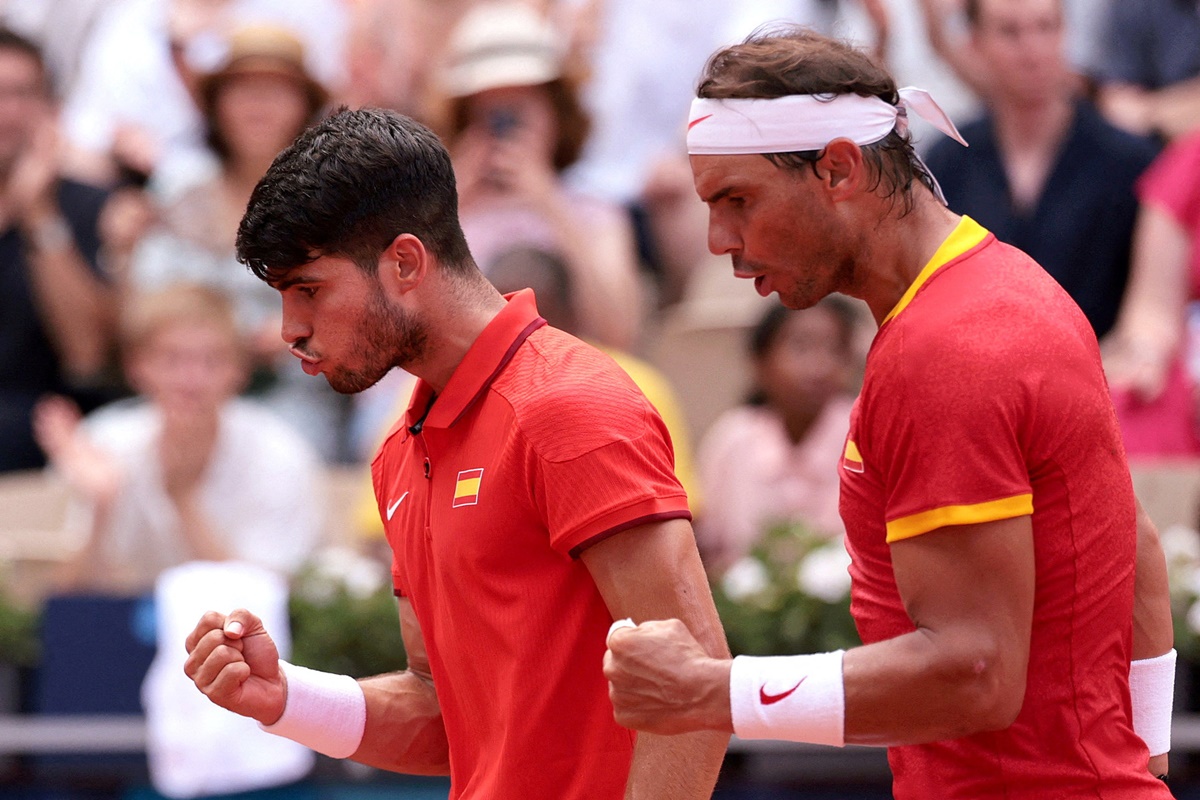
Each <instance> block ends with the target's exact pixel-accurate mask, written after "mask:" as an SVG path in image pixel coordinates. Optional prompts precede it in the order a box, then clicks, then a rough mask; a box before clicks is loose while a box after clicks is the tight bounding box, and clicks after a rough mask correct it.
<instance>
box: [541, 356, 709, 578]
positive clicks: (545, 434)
mask: <svg viewBox="0 0 1200 800" xmlns="http://www.w3.org/2000/svg"><path fill="white" fill-rule="evenodd" d="M544 409H545V411H544V413H539V414H537V417H538V418H539V419H541V420H543V424H536V423H535V424H531V425H527V426H526V428H525V430H526V435H528V436H529V437H530V438H531V442H530V443H531V450H532V452H531V456H530V458H531V464H530V470H531V472H532V474H531V476H530V477H531V483H532V485H533V490H534V501H535V502H536V503H537V504H538V506H539V509H540V511H541V512H542V515H543V519H545V520H546V525H547V528H548V530H549V532H550V546H551V547H553V548H554V549H555V550H557V551H559V552H561V553H563V554H566V555H569V556H571V557H572V558H576V557H578V556H579V554H580V553H581V552H582V551H583V550H585V549H587V548H588V547H590V546H591V545H593V544H596V543H597V542H600V541H602V540H603V539H605V538H607V537H609V536H612V535H614V534H617V533H620V532H621V531H624V530H628V529H630V528H634V527H637V526H639V525H644V524H648V523H651V522H657V521H663V520H668V519H691V512H690V511H689V510H688V502H687V494H686V492H685V491H684V489H683V487H682V486H681V485H680V483H679V480H678V479H677V478H676V477H675V469H674V455H673V452H672V449H671V440H670V435H669V434H668V433H667V429H666V426H665V425H664V424H663V421H662V418H661V417H659V415H658V412H657V411H655V410H654V407H653V406H652V405H650V403H649V401H647V400H646V399H645V397H644V396H642V394H641V392H639V391H638V390H637V388H636V387H635V386H633V384H632V382H629V381H626V380H624V378H623V377H621V378H618V379H615V380H597V381H594V382H590V386H589V389H588V391H586V392H572V393H570V394H566V393H564V394H561V395H559V396H557V397H553V398H548V399H547V401H546V405H545V406H544Z"/></svg>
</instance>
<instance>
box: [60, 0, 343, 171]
mask: <svg viewBox="0 0 1200 800" xmlns="http://www.w3.org/2000/svg"><path fill="white" fill-rule="evenodd" d="M346 17H347V12H346V9H345V4H344V3H341V2H339V0H304V1H303V2H295V0H117V1H116V2H112V3H110V4H109V6H108V7H107V8H106V9H105V10H104V11H103V12H102V14H101V16H100V17H99V18H98V19H97V21H96V25H95V30H94V31H93V32H92V34H91V35H90V37H89V39H88V41H87V43H86V45H85V47H84V51H83V54H82V56H81V66H80V73H79V80H78V81H77V82H76V84H75V86H74V88H73V90H72V92H71V94H70V95H69V96H67V98H66V102H65V103H64V109H63V126H64V132H65V134H66V140H67V144H68V145H69V147H68V166H69V169H70V170H71V174H76V175H80V176H84V177H86V178H87V179H89V180H93V181H102V182H105V183H109V182H116V181H119V180H141V181H144V180H146V179H147V178H148V177H150V176H152V177H153V180H154V181H155V182H156V183H159V184H162V185H165V186H169V187H172V188H174V187H180V186H184V185H186V184H187V183H188V182H189V181H191V180H194V179H196V177H197V176H200V175H203V174H204V173H205V171H206V170H207V169H208V167H209V162H208V159H207V153H206V148H205V141H204V139H205V125H204V118H203V116H202V113H201V110H200V108H199V105H198V102H197V96H196V93H197V89H198V87H197V85H196V82H197V79H198V78H199V77H200V76H203V75H205V74H207V73H209V72H211V71H212V70H213V69H214V68H215V67H216V66H217V65H218V64H219V63H220V62H221V60H222V59H223V58H224V57H225V42H226V41H227V40H228V36H229V34H230V31H231V30H233V29H235V28H237V27H242V26H245V25H249V24H274V25H283V26H286V27H287V28H288V29H289V30H290V31H291V32H292V33H293V34H294V35H296V36H297V37H299V38H300V39H301V40H302V41H304V42H305V43H306V46H307V47H308V52H307V55H308V56H309V58H310V59H311V63H310V64H309V65H308V67H309V69H310V70H311V71H312V72H313V74H315V75H317V76H319V78H320V79H321V80H322V82H323V83H325V84H326V85H329V84H331V83H334V82H338V81H340V78H341V75H340V70H341V65H342V60H343V54H342V51H343V39H344V36H345V27H346Z"/></svg>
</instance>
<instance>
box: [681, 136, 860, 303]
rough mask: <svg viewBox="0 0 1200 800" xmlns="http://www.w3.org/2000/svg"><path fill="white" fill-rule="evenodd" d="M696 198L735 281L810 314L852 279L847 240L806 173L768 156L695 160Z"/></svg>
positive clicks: (711, 243) (712, 245)
mask: <svg viewBox="0 0 1200 800" xmlns="http://www.w3.org/2000/svg"><path fill="white" fill-rule="evenodd" d="M691 164H692V174H693V177H694V179H695V185H696V192H697V193H698V194H699V195H700V199H701V200H703V201H704V202H705V203H706V204H707V205H708V249H709V250H710V251H711V252H712V253H713V254H714V255H729V257H730V259H731V260H732V261H733V274H734V275H735V276H736V277H738V278H746V279H748V280H753V281H754V287H755V289H757V290H758V293H759V294H761V295H762V296H764V297H766V296H767V295H769V294H770V293H771V292H777V293H778V294H779V299H780V300H782V301H783V304H784V305H785V306H788V307H789V308H808V307H809V306H811V305H813V304H814V303H816V302H817V301H818V300H820V299H821V298H822V297H824V296H825V295H827V294H830V293H831V292H835V291H841V290H844V288H846V286H847V285H848V284H849V281H850V280H851V278H852V277H853V273H854V265H853V260H852V258H851V256H850V252H851V250H850V249H849V248H848V247H847V246H846V244H847V242H846V237H847V233H846V231H845V226H844V224H843V222H842V221H841V220H840V219H839V218H838V217H837V215H836V213H835V209H834V208H833V206H832V204H831V203H830V202H829V200H828V199H827V198H826V197H825V196H824V195H823V193H822V192H821V191H820V190H819V181H818V180H817V178H816V176H814V175H813V174H812V172H811V171H810V170H808V169H807V168H804V169H801V170H792V169H784V168H781V167H777V166H775V165H774V164H773V163H771V162H770V161H768V160H767V159H766V158H764V157H763V156H761V155H736V156H725V155H722V156H692V157H691Z"/></svg>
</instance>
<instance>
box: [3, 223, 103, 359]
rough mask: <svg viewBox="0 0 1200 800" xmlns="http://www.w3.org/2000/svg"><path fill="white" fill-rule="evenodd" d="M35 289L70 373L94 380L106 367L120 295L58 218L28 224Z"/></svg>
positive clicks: (57, 347)
mask: <svg viewBox="0 0 1200 800" xmlns="http://www.w3.org/2000/svg"><path fill="white" fill-rule="evenodd" d="M23 236H24V238H25V240H26V242H27V244H28V255H27V256H26V257H27V258H28V260H29V272H30V283H31V284H32V287H33V291H34V296H35V297H36V299H37V304H38V307H39V308H40V309H41V312H42V315H43V316H44V318H45V321H46V328H47V331H48V333H49V335H50V340H51V342H53V343H54V346H55V348H56V349H57V350H58V353H59V357H60V358H61V359H62V361H63V364H64V366H65V367H66V369H67V370H68V371H69V372H70V373H71V374H72V375H75V376H79V377H90V376H92V375H94V374H95V373H97V372H98V371H99V370H100V369H101V368H102V367H103V366H104V364H105V360H106V358H107V356H108V347H109V344H110V342H111V339H112V330H113V324H114V319H115V314H116V309H115V302H116V299H115V294H114V292H113V290H112V289H111V288H110V287H108V286H106V285H105V284H104V283H103V282H102V281H101V280H100V279H99V278H97V277H96V276H95V275H94V274H92V272H91V270H90V269H88V267H87V265H86V264H85V263H84V260H83V256H82V255H81V254H80V252H79V249H78V248H77V247H76V245H75V241H74V238H73V235H72V234H71V232H70V228H69V227H68V226H67V223H66V220H65V219H63V217H62V216H61V215H59V214H57V213H53V214H45V215H41V216H38V217H36V218H35V217H31V218H30V219H28V220H26V221H25V222H24V223H23Z"/></svg>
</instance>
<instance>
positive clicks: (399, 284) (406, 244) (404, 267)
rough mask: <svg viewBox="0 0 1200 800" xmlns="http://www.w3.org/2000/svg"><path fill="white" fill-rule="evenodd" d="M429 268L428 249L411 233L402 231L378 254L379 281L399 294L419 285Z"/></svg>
mask: <svg viewBox="0 0 1200 800" xmlns="http://www.w3.org/2000/svg"><path fill="white" fill-rule="evenodd" d="M428 270H429V251H427V250H426V249H425V245H424V243H422V242H421V240H420V239H418V238H417V237H416V236H413V235H412V234H411V233H402V234H400V235H399V236H397V237H396V238H395V239H393V240H392V242H391V244H389V245H388V246H387V247H386V248H385V249H384V251H383V252H382V253H381V254H380V255H379V281H380V283H381V284H382V285H383V286H384V288H385V289H387V290H392V291H396V292H398V293H400V294H404V293H406V292H410V291H412V290H413V289H415V288H416V287H418V286H420V285H421V283H422V282H423V281H424V280H425V276H426V274H427V272H428Z"/></svg>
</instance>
